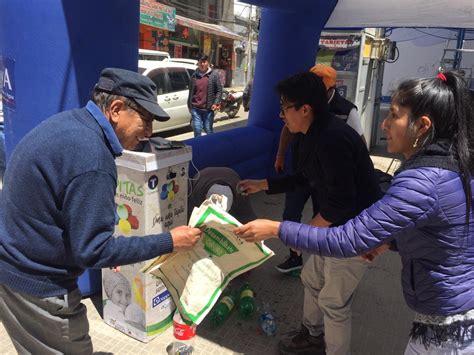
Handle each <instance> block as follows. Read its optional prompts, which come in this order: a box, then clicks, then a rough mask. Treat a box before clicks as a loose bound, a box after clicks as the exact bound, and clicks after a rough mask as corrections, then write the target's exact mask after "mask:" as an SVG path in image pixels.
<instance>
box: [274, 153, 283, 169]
mask: <svg viewBox="0 0 474 355" xmlns="http://www.w3.org/2000/svg"><path fill="white" fill-rule="evenodd" d="M283 170H285V156H284V155H277V156H276V159H275V171H276V172H277V173H279V174H280V173H282V172H283Z"/></svg>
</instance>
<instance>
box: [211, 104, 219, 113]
mask: <svg viewBox="0 0 474 355" xmlns="http://www.w3.org/2000/svg"><path fill="white" fill-rule="evenodd" d="M220 109H221V105H219V104H214V105H212V106H211V110H212V111H214V112H215V111H219V110H220Z"/></svg>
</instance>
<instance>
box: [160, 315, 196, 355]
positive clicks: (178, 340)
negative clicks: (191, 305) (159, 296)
mask: <svg viewBox="0 0 474 355" xmlns="http://www.w3.org/2000/svg"><path fill="white" fill-rule="evenodd" d="M173 335H174V338H175V341H174V342H172V343H171V344H170V345H168V346H167V347H166V351H167V353H168V355H190V354H192V353H193V351H194V338H195V336H196V324H194V323H192V322H188V321H185V320H183V318H181V315H180V314H179V311H178V310H177V309H176V312H175V313H174V317H173Z"/></svg>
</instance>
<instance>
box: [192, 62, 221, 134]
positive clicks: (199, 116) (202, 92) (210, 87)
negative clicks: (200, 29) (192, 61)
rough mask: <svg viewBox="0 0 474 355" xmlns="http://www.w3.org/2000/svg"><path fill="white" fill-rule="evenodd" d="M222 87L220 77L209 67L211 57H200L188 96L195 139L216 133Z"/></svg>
mask: <svg viewBox="0 0 474 355" xmlns="http://www.w3.org/2000/svg"><path fill="white" fill-rule="evenodd" d="M221 97H222V85H221V82H220V78H219V75H218V74H217V72H216V71H214V70H213V69H212V68H211V67H210V66H209V57H208V56H207V55H205V54H202V55H201V56H199V59H198V69H197V70H196V71H195V72H194V74H193V75H192V76H191V85H190V87H189V95H188V109H189V111H190V112H191V126H192V127H193V131H194V137H198V136H200V135H201V132H202V130H203V128H204V131H205V132H206V134H211V133H213V132H214V130H213V125H214V112H215V111H218V110H219V107H220V102H221Z"/></svg>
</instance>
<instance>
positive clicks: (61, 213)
mask: <svg viewBox="0 0 474 355" xmlns="http://www.w3.org/2000/svg"><path fill="white" fill-rule="evenodd" d="M168 119H169V116H168V115H167V114H166V112H164V111H163V110H162V109H161V107H160V106H158V104H157V102H156V86H155V84H154V83H153V82H152V81H151V80H150V79H149V78H147V77H145V76H143V75H140V74H138V73H136V72H133V71H128V70H123V69H116V68H106V69H104V70H103V71H102V73H101V76H100V78H99V81H98V83H97V84H96V86H95V88H94V91H93V93H92V98H91V100H90V101H89V102H88V103H87V105H86V106H85V107H83V108H81V109H76V110H72V111H66V112H62V113H59V114H56V115H54V116H52V117H51V118H49V119H47V120H45V121H44V122H42V123H41V124H40V125H38V126H37V127H35V128H33V130H31V131H30V132H29V133H28V134H27V135H26V136H25V137H24V138H23V139H22V140H21V141H20V142H19V143H18V145H17V146H16V148H15V150H14V151H13V153H12V156H11V159H10V161H9V164H8V167H7V169H6V172H5V179H4V185H3V198H2V199H1V201H0V203H1V206H0V318H1V319H2V323H3V325H4V326H5V328H6V330H7V332H8V334H9V336H10V338H11V340H12V342H13V345H14V346H15V348H16V350H17V351H18V353H20V354H25V353H29V354H51V353H65V354H92V342H91V338H90V336H89V323H88V320H87V314H86V307H85V306H84V305H83V304H82V303H81V297H82V296H81V293H80V291H79V289H78V285H77V279H78V277H79V276H80V275H81V274H82V273H83V272H84V270H85V269H87V268H105V267H113V266H117V265H125V264H132V263H136V262H140V261H145V260H149V259H152V258H155V257H157V256H159V255H162V254H166V253H171V252H173V251H181V250H188V249H190V248H192V247H193V246H194V245H195V243H196V242H197V240H198V239H199V237H200V235H201V232H200V230H199V229H197V228H191V227H188V226H180V227H176V228H173V229H172V230H171V231H170V232H165V233H161V234H157V235H149V236H142V237H135V236H132V237H124V236H118V237H114V236H113V233H114V225H115V213H114V210H115V203H114V196H115V191H116V187H117V169H116V166H115V161H114V158H115V157H117V156H119V155H121V154H122V150H123V149H134V148H135V147H136V146H137V145H138V143H139V142H140V141H141V140H142V139H144V138H147V137H149V136H150V135H151V133H152V123H153V120H158V121H166V120H168Z"/></svg>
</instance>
